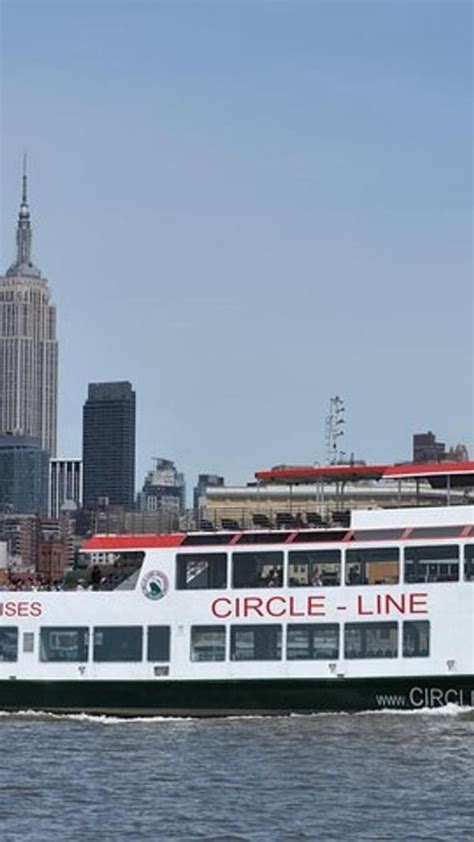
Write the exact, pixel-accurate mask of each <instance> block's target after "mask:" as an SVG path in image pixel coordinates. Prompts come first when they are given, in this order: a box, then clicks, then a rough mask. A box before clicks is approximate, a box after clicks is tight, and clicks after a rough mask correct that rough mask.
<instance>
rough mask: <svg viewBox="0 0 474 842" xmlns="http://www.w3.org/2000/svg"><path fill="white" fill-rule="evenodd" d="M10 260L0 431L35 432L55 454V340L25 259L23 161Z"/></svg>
mask: <svg viewBox="0 0 474 842" xmlns="http://www.w3.org/2000/svg"><path fill="white" fill-rule="evenodd" d="M16 245H17V251H16V260H15V261H14V262H13V263H12V265H11V266H10V268H9V269H7V271H6V273H5V276H4V277H1V276H0V433H6V432H11V433H15V434H17V435H27V436H35V437H36V438H39V439H40V440H41V445H42V447H43V448H44V449H45V450H48V451H49V454H50V456H55V455H56V437H57V391H58V342H57V339H56V307H55V306H54V304H53V303H52V302H51V298H50V293H49V289H48V282H47V280H46V278H43V277H41V272H40V270H39V269H37V268H36V266H35V265H34V264H33V262H32V259H31V220H30V210H29V206H28V195H27V175H26V166H25V165H24V167H23V182H22V196H21V205H20V212H19V214H18V223H17V231H16Z"/></svg>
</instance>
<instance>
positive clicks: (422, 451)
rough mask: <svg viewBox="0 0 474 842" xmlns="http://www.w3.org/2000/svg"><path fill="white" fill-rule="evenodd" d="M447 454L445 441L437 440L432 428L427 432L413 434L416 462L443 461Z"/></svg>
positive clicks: (414, 458)
mask: <svg viewBox="0 0 474 842" xmlns="http://www.w3.org/2000/svg"><path fill="white" fill-rule="evenodd" d="M445 456H446V445H445V444H444V442H441V441H436V436H435V434H434V433H432V432H431V430H430V431H429V432H427V433H415V435H414V436H413V461H414V462H441V461H442V460H443V459H444V458H445Z"/></svg>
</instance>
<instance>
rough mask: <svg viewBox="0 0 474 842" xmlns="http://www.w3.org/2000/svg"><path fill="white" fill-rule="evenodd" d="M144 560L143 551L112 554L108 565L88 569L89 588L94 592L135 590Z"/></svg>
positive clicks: (96, 565)
mask: <svg viewBox="0 0 474 842" xmlns="http://www.w3.org/2000/svg"><path fill="white" fill-rule="evenodd" d="M144 558H145V553H144V551H143V550H131V551H129V552H127V551H126V550H124V551H123V552H117V553H110V554H109V559H108V561H107V563H104V564H93V565H92V566H91V567H89V568H88V570H87V573H86V581H87V583H88V586H89V587H90V588H91V590H93V591H114V590H117V589H120V590H133V589H134V588H135V586H136V584H137V582H138V577H139V575H140V570H141V568H142V564H143V559H144Z"/></svg>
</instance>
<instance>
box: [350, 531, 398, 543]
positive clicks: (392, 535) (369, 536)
mask: <svg viewBox="0 0 474 842" xmlns="http://www.w3.org/2000/svg"><path fill="white" fill-rule="evenodd" d="M404 531H405V530H404V529H355V530H354V532H353V533H352V536H351V540H352V541H398V540H399V539H400V538H401V537H402V535H403V533H404Z"/></svg>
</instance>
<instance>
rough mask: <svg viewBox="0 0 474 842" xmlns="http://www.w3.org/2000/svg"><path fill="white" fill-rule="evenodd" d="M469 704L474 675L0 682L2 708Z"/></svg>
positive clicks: (210, 710) (243, 711)
mask: <svg viewBox="0 0 474 842" xmlns="http://www.w3.org/2000/svg"><path fill="white" fill-rule="evenodd" d="M447 704H455V705H459V706H461V707H465V706H474V676H472V675H465V676H463V675H460V676H442V677H439V676H423V677H420V678H413V677H409V678H407V677H401V678H373V679H372V678H370V679H367V678H364V679H333V680H332V679H324V680H322V679H252V680H227V681H226V680H223V681H212V680H211V681H161V680H160V681H88V680H84V681H80V682H78V681H22V680H8V681H1V682H0V709H1V710H4V711H20V710H22V711H25V710H33V711H47V712H52V713H89V714H107V715H114V716H124V717H130V716H236V715H237V716H238V715H256V714H257V715H266V716H271V715H281V714H290V713H300V714H309V713H317V712H326V711H327V712H338V711H346V712H357V711H364V710H384V709H391V710H400V711H402V710H417V709H418V710H419V709H421V708H436V707H442V706H444V705H447Z"/></svg>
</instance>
